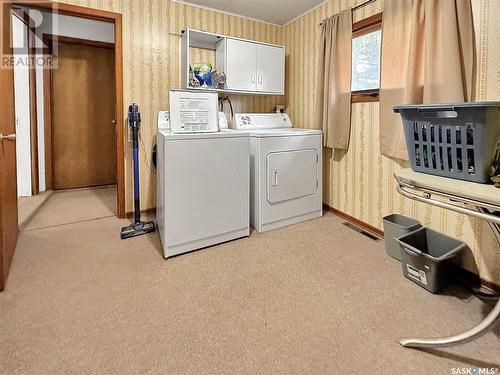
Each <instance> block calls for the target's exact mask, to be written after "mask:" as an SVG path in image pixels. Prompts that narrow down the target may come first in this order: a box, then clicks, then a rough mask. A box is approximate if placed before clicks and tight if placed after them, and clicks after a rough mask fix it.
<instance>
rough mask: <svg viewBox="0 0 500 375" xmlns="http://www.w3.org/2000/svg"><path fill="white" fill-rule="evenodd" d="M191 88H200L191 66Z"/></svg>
mask: <svg viewBox="0 0 500 375" xmlns="http://www.w3.org/2000/svg"><path fill="white" fill-rule="evenodd" d="M189 87H200V82H199V81H198V80H197V79H196V77H195V76H194V72H193V66H192V65H189Z"/></svg>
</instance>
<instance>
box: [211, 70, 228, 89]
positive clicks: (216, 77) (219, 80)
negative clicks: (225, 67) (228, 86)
mask: <svg viewBox="0 0 500 375" xmlns="http://www.w3.org/2000/svg"><path fill="white" fill-rule="evenodd" d="M225 83H226V74H225V73H224V72H219V71H218V70H213V71H212V85H213V87H214V88H216V89H224V85H225Z"/></svg>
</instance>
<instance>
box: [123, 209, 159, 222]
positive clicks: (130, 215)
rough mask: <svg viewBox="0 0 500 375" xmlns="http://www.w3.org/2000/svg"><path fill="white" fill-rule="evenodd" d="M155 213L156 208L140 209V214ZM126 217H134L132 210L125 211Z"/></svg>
mask: <svg viewBox="0 0 500 375" xmlns="http://www.w3.org/2000/svg"><path fill="white" fill-rule="evenodd" d="M154 213H156V208H147V209H145V210H141V215H149V214H154ZM125 216H126V217H127V218H129V219H130V218H131V217H134V211H127V213H126V214H125Z"/></svg>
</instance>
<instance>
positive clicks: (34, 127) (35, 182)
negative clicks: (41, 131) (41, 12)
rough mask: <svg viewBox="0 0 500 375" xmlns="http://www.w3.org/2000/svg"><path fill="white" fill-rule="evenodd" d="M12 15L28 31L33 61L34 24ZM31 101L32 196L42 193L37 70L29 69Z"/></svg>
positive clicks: (23, 17) (24, 15) (24, 14)
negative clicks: (39, 163)
mask: <svg viewBox="0 0 500 375" xmlns="http://www.w3.org/2000/svg"><path fill="white" fill-rule="evenodd" d="M12 14H13V15H14V16H16V17H17V18H18V19H19V20H20V21H22V22H23V23H24V24H25V25H26V27H27V29H28V59H29V60H30V61H33V59H34V57H35V55H34V52H35V48H34V45H35V28H34V22H33V20H31V19H30V18H29V17H27V15H26V13H23V14H19V13H18V12H17V11H16V10H15V9H14V10H13V11H12ZM29 101H30V104H29V106H30V146H31V147H30V148H31V149H30V155H31V195H37V194H38V193H39V192H40V189H39V186H40V182H39V176H38V118H37V108H36V70H35V69H29Z"/></svg>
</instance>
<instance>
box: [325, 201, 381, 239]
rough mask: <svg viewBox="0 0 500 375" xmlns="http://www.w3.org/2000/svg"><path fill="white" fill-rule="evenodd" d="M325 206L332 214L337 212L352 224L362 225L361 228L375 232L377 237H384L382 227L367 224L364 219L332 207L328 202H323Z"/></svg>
mask: <svg viewBox="0 0 500 375" xmlns="http://www.w3.org/2000/svg"><path fill="white" fill-rule="evenodd" d="M323 208H324V209H325V210H327V211H329V212H331V213H332V214H335V215H337V216H338V217H341V218H342V219H344V220H347V221H348V222H350V223H351V224H354V225H356V226H358V227H360V228H361V229H363V230H365V231H367V232H369V233H371V234H374V235H375V236H377V237H380V238H384V232H383V231H381V230H380V229H378V228H376V227H374V226H373V225H370V224H367V223H365V222H364V221H361V220H359V219H356V218H355V217H354V216H351V215H349V214H346V213H345V212H342V211H340V210H337V209H336V208H333V207H330V206H328V205H327V204H323Z"/></svg>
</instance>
